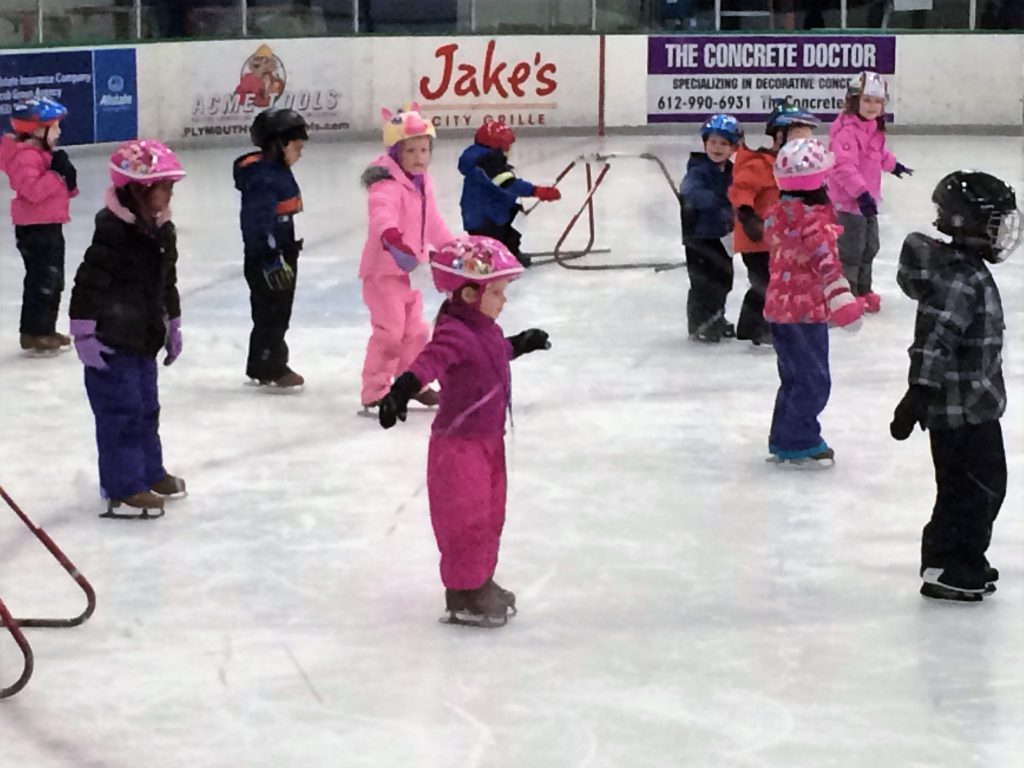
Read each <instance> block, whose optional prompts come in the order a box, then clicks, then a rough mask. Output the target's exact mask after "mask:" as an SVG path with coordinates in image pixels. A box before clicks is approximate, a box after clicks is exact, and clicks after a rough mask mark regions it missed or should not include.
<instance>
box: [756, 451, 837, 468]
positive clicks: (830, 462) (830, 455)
mask: <svg viewBox="0 0 1024 768" xmlns="http://www.w3.org/2000/svg"><path fill="white" fill-rule="evenodd" d="M766 461H768V462H769V463H771V464H780V465H783V466H786V467H793V468H795V469H831V468H832V467H834V466H835V465H836V452H835V451H833V450H832V449H831V448H826V449H825V450H823V451H819V452H818V453H815V454H813V455H812V456H800V457H797V458H786V457H783V456H778V455H776V454H772V455H771V456H769V457H768V458H767V459H766Z"/></svg>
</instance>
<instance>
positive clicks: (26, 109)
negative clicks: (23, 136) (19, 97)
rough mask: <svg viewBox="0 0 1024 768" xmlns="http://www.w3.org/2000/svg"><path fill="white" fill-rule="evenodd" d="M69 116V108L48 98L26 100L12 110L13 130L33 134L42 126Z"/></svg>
mask: <svg viewBox="0 0 1024 768" xmlns="http://www.w3.org/2000/svg"><path fill="white" fill-rule="evenodd" d="M67 114H68V109H67V107H65V106H64V105H63V104H61V103H60V102H59V101H54V100H53V99H51V98H48V97H46V96H43V97H40V98H33V99H26V100H25V101H20V102H18V103H17V104H15V105H14V108H13V109H12V110H11V128H13V129H14V130H15V131H17V132H18V133H32V132H33V131H34V130H35V129H36V128H39V127H40V126H43V125H52V124H53V123H56V122H58V121H59V120H63V119H64V117H66V116H67Z"/></svg>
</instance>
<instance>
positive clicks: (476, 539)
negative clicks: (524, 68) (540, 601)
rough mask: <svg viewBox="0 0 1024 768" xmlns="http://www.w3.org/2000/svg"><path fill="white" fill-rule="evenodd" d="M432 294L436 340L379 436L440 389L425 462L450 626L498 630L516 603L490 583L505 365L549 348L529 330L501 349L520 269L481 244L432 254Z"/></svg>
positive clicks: (507, 385) (385, 416)
mask: <svg viewBox="0 0 1024 768" xmlns="http://www.w3.org/2000/svg"><path fill="white" fill-rule="evenodd" d="M430 258H431V269H432V272H433V277H434V284H435V285H436V286H437V288H438V290H439V291H442V292H443V293H446V294H448V296H449V298H448V299H447V300H446V301H445V302H444V304H442V305H441V311H440V313H439V315H438V320H437V325H436V327H435V329H434V336H433V338H432V339H431V341H430V343H429V344H427V346H426V347H425V348H424V349H423V351H422V352H421V353H420V354H419V355H418V356H417V357H416V359H415V360H413V361H412V363H411V365H410V366H409V369H408V370H407V371H406V372H405V373H403V374H402V375H401V376H399V377H398V379H397V380H396V381H395V383H394V385H392V387H391V389H390V391H389V393H388V394H387V396H386V397H385V398H384V399H383V400H382V402H381V404H380V412H379V417H380V423H381V426H382V427H384V428H385V429H388V428H390V427H393V426H394V425H395V422H396V420H399V419H400V420H402V421H404V420H405V416H406V407H407V405H408V402H409V399H410V398H412V397H414V396H415V395H416V393H417V392H419V391H420V390H421V389H422V387H423V385H424V383H425V382H428V381H433V380H435V379H437V380H439V381H440V382H441V405H440V408H439V409H438V411H437V416H436V417H435V419H434V425H433V428H432V431H431V436H430V449H429V452H428V455H427V493H428V496H429V499H430V521H431V523H432V524H433V527H434V536H435V537H436V539H437V547H438V549H439V550H440V552H441V581H442V582H443V583H444V586H445V606H446V610H447V614H448V620H449V621H450V622H452V623H458V624H469V625H473V626H484V627H496V626H502V625H503V624H504V623H505V622H506V621H507V619H508V615H509V612H510V611H512V612H513V613H514V612H515V595H513V594H512V593H511V592H509V591H507V590H504V589H502V588H501V587H499V586H498V585H497V584H495V582H494V570H495V568H496V566H497V563H498V545H499V542H500V540H501V530H502V527H503V526H504V524H505V483H506V477H505V438H504V434H505V411H506V410H507V409H509V408H510V407H511V402H512V390H511V386H512V383H511V370H510V367H509V361H510V360H514V359H515V358H517V357H519V356H521V355H524V354H527V353H528V352H533V351H536V350H540V349H548V348H550V346H551V345H550V343H549V342H548V335H547V333H545V332H544V331H541V330H538V329H536V328H531V329H530V330H528V331H523V332H522V333H519V334H516V335H515V336H512V337H511V338H508V339H506V338H505V337H504V335H503V334H502V331H501V328H500V327H499V326H498V324H497V322H496V321H497V319H498V315H500V314H501V310H502V307H504V305H505V300H506V297H505V289H506V288H507V286H508V284H509V283H510V282H511V281H512V280H514V279H516V278H517V277H519V275H520V274H522V271H523V267H522V265H520V264H519V262H518V261H517V260H516V258H515V256H513V255H512V253H511V252H509V250H508V249H507V248H506V247H505V246H504V245H502V244H501V243H499V242H498V241H496V240H492V239H491V238H487V237H477V236H470V237H462V238H459V239H457V240H455V241H453V242H451V243H448V244H447V245H445V246H444V247H443V248H442V249H441V250H440V251H438V252H435V253H433V254H431V257H430Z"/></svg>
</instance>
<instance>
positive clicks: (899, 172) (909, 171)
mask: <svg viewBox="0 0 1024 768" xmlns="http://www.w3.org/2000/svg"><path fill="white" fill-rule="evenodd" d="M903 174H906V175H907V176H913V175H914V169H913V168H907V166H905V165H904V164H903V163H896V167H895V168H893V169H892V175H893V176H895V177H896V178H897V179H902V178H903Z"/></svg>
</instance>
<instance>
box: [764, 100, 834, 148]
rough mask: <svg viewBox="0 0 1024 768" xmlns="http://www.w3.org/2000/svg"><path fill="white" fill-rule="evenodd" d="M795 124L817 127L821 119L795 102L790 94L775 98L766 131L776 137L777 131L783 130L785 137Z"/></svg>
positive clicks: (766, 123) (765, 127) (765, 126)
mask: <svg viewBox="0 0 1024 768" xmlns="http://www.w3.org/2000/svg"><path fill="white" fill-rule="evenodd" d="M794 125H806V126H809V127H810V128H817V127H818V126H819V125H821V120H819V119H818V118H817V117H815V116H814V115H813V114H811V113H810V112H808V111H807V110H806V109H804V108H803V107H799V106H797V105H796V104H794V103H793V101H792V100H791V99H790V98H789V97H788V96H787V97H785V98H781V99H775V100H773V102H772V111H771V112H770V113H768V119H767V120H766V121H765V125H764V132H765V133H766V134H767V135H768V136H771V137H772V138H774V137H775V134H776V133H778V132H779V131H783V138H785V137H786V135H787V134H788V133H789V129H790V128H792V127H793V126H794Z"/></svg>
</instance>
